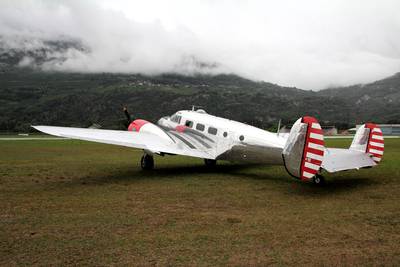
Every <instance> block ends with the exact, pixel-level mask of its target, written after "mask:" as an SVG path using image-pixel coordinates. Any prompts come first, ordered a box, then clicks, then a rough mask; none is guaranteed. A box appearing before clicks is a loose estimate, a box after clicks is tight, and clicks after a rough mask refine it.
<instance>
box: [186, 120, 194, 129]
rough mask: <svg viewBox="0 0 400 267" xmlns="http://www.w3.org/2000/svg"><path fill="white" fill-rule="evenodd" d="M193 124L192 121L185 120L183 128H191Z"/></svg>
mask: <svg viewBox="0 0 400 267" xmlns="http://www.w3.org/2000/svg"><path fill="white" fill-rule="evenodd" d="M193 124H194V123H193V121H191V120H186V121H185V126H186V127H189V128H193Z"/></svg>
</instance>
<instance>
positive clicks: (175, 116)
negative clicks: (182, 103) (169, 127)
mask: <svg viewBox="0 0 400 267" xmlns="http://www.w3.org/2000/svg"><path fill="white" fill-rule="evenodd" d="M181 119H182V117H181V116H179V115H176V113H175V114H174V115H172V116H171V121H173V122H176V123H178V124H179V123H180V122H181Z"/></svg>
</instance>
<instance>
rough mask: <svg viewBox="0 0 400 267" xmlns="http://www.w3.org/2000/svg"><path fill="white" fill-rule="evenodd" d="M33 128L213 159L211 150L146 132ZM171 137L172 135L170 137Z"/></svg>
mask: <svg viewBox="0 0 400 267" xmlns="http://www.w3.org/2000/svg"><path fill="white" fill-rule="evenodd" d="M32 127H33V128H35V129H37V130H39V131H41V132H44V133H47V134H51V135H55V136H60V137H67V138H73V139H79V140H85V141H91V142H97V143H103V144H111V145H119V146H125V147H132V148H139V149H144V150H147V151H150V152H152V153H169V154H177V155H183V156H191V157H197V158H206V159H215V155H214V153H213V150H212V149H202V150H199V149H194V148H191V147H188V145H187V144H185V143H184V142H183V141H181V139H179V138H171V140H166V139H164V138H160V137H159V136H157V135H154V134H151V133H146V132H132V131H118V130H103V129H90V128H73V127H57V126H32ZM171 136H173V135H171Z"/></svg>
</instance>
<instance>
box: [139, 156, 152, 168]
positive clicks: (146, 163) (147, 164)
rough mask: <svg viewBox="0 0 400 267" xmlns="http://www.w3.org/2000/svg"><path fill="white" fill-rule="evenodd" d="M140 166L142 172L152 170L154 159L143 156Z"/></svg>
mask: <svg viewBox="0 0 400 267" xmlns="http://www.w3.org/2000/svg"><path fill="white" fill-rule="evenodd" d="M140 166H141V167H142V170H152V169H154V158H153V156H151V155H148V154H144V155H143V156H142V159H141V160H140Z"/></svg>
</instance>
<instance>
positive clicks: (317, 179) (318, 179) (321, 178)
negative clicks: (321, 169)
mask: <svg viewBox="0 0 400 267" xmlns="http://www.w3.org/2000/svg"><path fill="white" fill-rule="evenodd" d="M313 181H314V184H316V185H320V186H322V185H325V178H324V176H322V175H321V174H317V175H315V177H314V179H313Z"/></svg>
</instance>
